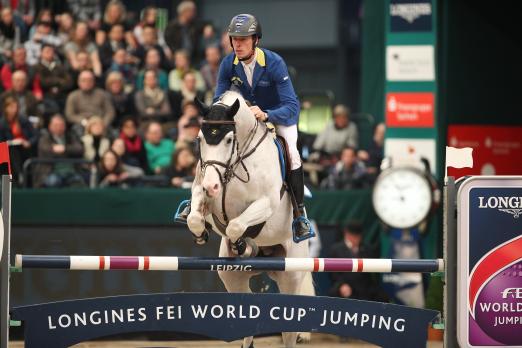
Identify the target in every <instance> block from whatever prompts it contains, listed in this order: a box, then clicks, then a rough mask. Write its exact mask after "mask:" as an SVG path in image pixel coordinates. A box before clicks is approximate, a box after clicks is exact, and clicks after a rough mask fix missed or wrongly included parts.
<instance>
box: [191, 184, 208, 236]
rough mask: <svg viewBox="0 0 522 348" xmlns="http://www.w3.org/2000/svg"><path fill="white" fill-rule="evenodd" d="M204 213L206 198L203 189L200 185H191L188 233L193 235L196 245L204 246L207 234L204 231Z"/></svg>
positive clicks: (205, 210)
mask: <svg viewBox="0 0 522 348" xmlns="http://www.w3.org/2000/svg"><path fill="white" fill-rule="evenodd" d="M206 212H207V207H206V198H205V193H204V192H203V187H202V186H201V185H193V187H192V199H191V202H190V214H189V215H188V217H187V225H188V228H189V230H190V232H192V234H193V235H194V241H195V242H196V243H197V244H205V243H206V242H207V240H208V232H207V231H206V230H205V215H206Z"/></svg>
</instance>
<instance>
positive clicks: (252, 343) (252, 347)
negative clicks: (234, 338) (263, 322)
mask: <svg viewBox="0 0 522 348" xmlns="http://www.w3.org/2000/svg"><path fill="white" fill-rule="evenodd" d="M241 348H243V345H241ZM248 348H254V341H252V342H251V343H250V345H249V346H248Z"/></svg>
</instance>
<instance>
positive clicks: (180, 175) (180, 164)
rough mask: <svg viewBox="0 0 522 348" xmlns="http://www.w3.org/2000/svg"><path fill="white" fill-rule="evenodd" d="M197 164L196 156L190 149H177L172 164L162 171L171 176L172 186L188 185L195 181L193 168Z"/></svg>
mask: <svg viewBox="0 0 522 348" xmlns="http://www.w3.org/2000/svg"><path fill="white" fill-rule="evenodd" d="M195 164H196V158H195V157H194V155H193V154H192V151H190V149H188V148H181V149H177V150H176V151H174V153H173V154H172V160H171V162H170V166H168V167H165V168H163V170H162V173H163V174H164V175H165V176H167V177H168V178H169V182H170V185H171V186H174V187H182V186H185V187H186V186H188V185H190V184H191V183H192V181H194V173H193V169H194V166H195ZM187 184H188V185H187ZM189 187H190V186H189Z"/></svg>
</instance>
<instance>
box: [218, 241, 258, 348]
mask: <svg viewBox="0 0 522 348" xmlns="http://www.w3.org/2000/svg"><path fill="white" fill-rule="evenodd" d="M227 244H228V243H227V240H226V239H225V238H221V245H220V247H219V257H230V256H234V255H232V254H231V252H230V249H229V247H228V245H227ZM218 275H219V278H221V281H222V282H223V285H225V288H226V289H227V291H228V292H246V293H251V292H252V290H251V289H250V277H252V274H251V273H249V272H223V271H219V272H218ZM242 347H243V348H253V347H254V337H253V336H250V337H245V338H244V339H243V344H242Z"/></svg>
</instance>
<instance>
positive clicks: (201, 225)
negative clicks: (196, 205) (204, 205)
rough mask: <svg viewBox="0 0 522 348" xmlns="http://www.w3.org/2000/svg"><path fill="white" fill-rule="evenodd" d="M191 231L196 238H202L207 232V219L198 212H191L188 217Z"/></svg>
mask: <svg viewBox="0 0 522 348" xmlns="http://www.w3.org/2000/svg"><path fill="white" fill-rule="evenodd" d="M187 225H188V228H189V230H190V231H191V232H192V233H193V234H194V235H196V236H198V237H199V236H201V235H202V234H203V231H205V218H204V217H203V215H202V214H201V213H200V212H198V211H191V212H190V214H189V216H188V217H187Z"/></svg>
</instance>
